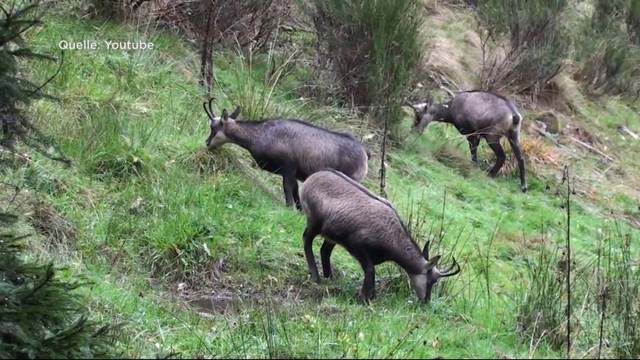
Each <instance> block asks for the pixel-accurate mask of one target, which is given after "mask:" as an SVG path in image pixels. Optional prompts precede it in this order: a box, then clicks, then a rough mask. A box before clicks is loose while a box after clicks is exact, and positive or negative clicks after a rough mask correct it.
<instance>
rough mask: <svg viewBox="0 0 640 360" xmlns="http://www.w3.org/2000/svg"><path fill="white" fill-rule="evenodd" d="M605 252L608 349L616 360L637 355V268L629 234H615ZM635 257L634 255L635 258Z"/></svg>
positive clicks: (639, 341)
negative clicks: (609, 343)
mask: <svg viewBox="0 0 640 360" xmlns="http://www.w3.org/2000/svg"><path fill="white" fill-rule="evenodd" d="M609 241H610V242H612V243H613V244H611V245H610V247H609V249H608V250H605V251H604V252H605V254H604V255H605V257H604V260H605V261H603V263H606V264H607V271H606V274H607V284H608V285H607V286H606V292H604V293H603V294H602V296H605V297H606V299H605V301H608V302H609V304H608V305H607V306H608V308H609V309H610V311H611V313H610V314H609V316H610V318H611V320H610V321H611V332H612V333H613V334H612V335H613V336H611V338H612V339H613V341H612V344H611V348H612V351H613V354H614V355H615V357H617V358H637V357H638V356H640V267H638V264H637V259H638V258H637V255H636V254H634V251H633V250H632V249H631V236H630V234H624V235H623V234H620V233H618V234H617V236H616V237H614V238H613V239H611V240H609ZM634 255H636V256H634Z"/></svg>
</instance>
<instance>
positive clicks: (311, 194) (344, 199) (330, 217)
mask: <svg viewBox="0 0 640 360" xmlns="http://www.w3.org/2000/svg"><path fill="white" fill-rule="evenodd" d="M300 196H301V201H302V208H303V210H304V213H305V215H306V218H307V226H306V228H305V231H304V235H303V238H304V251H305V257H306V259H307V265H308V267H309V271H310V272H311V277H312V279H313V280H314V281H319V275H318V270H317V266H316V262H315V258H314V255H313V251H312V242H313V239H314V238H315V237H316V236H317V235H322V236H323V237H325V239H326V240H325V242H324V244H323V245H322V248H321V250H320V252H321V260H322V269H323V273H324V276H325V277H330V276H331V274H332V270H331V264H330V257H331V252H332V251H333V248H334V246H335V244H336V243H337V244H340V245H342V246H343V247H344V248H345V249H346V250H347V251H348V252H349V253H350V254H351V255H352V256H353V257H355V258H356V259H357V260H358V262H359V263H360V264H361V266H362V268H363V270H364V273H365V279H364V282H363V286H362V290H361V292H360V296H361V297H362V298H363V300H368V299H370V298H372V297H373V296H374V294H375V286H374V282H375V281H374V279H375V265H378V264H380V263H383V262H385V261H393V262H395V263H397V264H398V265H400V266H401V267H402V268H403V269H404V270H405V271H406V272H407V274H408V275H409V276H410V277H411V276H416V275H421V274H422V275H424V276H425V284H424V286H425V287H426V288H427V289H428V294H429V295H430V289H431V286H433V284H435V282H436V281H437V279H438V277H437V276H430V275H429V272H430V271H431V268H432V267H435V265H436V263H437V259H436V260H435V261H434V262H433V263H429V261H428V260H427V259H426V258H425V255H424V253H423V252H421V251H420V248H419V247H418V244H417V243H416V242H415V241H414V240H413V239H412V238H411V236H410V234H409V232H408V231H407V229H406V227H405V225H404V223H403V222H402V220H401V219H400V217H399V216H398V213H397V212H396V210H395V208H394V207H393V205H391V203H389V202H388V201H387V200H385V199H383V198H381V197H379V196H377V195H375V194H373V193H371V192H370V191H369V190H367V189H366V188H365V187H364V186H362V185H361V184H359V183H358V182H356V181H354V180H353V179H351V178H349V177H347V176H346V175H344V174H342V173H340V172H338V171H335V170H332V169H327V170H323V171H319V172H317V173H315V174H313V175H312V176H310V177H309V178H308V179H307V180H306V181H305V182H304V183H303V184H302V190H301V192H300Z"/></svg>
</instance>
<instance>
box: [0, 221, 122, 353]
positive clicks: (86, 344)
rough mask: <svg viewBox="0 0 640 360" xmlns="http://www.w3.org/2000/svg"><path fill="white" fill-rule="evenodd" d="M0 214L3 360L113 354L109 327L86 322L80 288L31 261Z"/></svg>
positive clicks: (49, 269) (0, 302)
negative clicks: (78, 289)
mask: <svg viewBox="0 0 640 360" xmlns="http://www.w3.org/2000/svg"><path fill="white" fill-rule="evenodd" d="M17 220H18V217H17V216H14V215H10V214H7V213H4V212H1V210H0V339H1V341H0V358H3V359H9V358H30V359H33V358H43V357H46V358H85V359H87V358H93V357H104V356H106V355H108V354H109V353H110V351H111V342H110V339H109V337H108V336H106V335H107V327H101V328H99V327H98V326H97V325H96V324H95V323H93V322H92V321H89V320H88V319H87V315H86V314H87V309H86V307H85V306H84V305H83V302H82V300H83V299H82V298H81V297H80V296H79V295H78V294H77V293H76V292H75V291H74V290H76V289H77V288H78V287H79V286H80V284H79V283H75V282H69V281H64V280H61V279H59V278H57V277H56V269H54V267H53V265H52V264H45V265H41V264H38V263H35V262H32V261H27V260H25V259H24V257H23V256H22V255H21V252H22V246H21V243H20V240H21V238H23V237H20V236H17V235H14V233H13V231H12V225H13V224H14V223H15V222H16V221H17Z"/></svg>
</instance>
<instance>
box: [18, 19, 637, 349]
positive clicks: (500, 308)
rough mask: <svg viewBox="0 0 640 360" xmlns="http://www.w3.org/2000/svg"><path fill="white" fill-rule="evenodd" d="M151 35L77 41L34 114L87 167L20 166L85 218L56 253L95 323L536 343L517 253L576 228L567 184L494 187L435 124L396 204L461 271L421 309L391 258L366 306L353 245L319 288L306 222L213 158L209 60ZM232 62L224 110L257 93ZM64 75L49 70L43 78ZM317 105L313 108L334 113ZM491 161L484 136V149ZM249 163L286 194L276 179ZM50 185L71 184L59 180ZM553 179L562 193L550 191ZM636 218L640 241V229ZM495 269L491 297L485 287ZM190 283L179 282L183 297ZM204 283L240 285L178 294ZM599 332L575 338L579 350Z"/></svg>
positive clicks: (400, 342)
mask: <svg viewBox="0 0 640 360" xmlns="http://www.w3.org/2000/svg"><path fill="white" fill-rule="evenodd" d="M130 31H131V30H130V29H126V28H122V27H119V26H115V25H111V24H102V23H90V22H78V21H75V20H69V19H61V18H54V19H50V21H48V22H46V26H45V27H44V28H43V29H42V30H40V31H39V32H38V33H37V34H34V35H33V41H35V43H36V44H37V45H38V46H39V47H40V48H41V49H47V50H52V48H53V47H54V44H56V43H57V42H58V41H59V39H62V38H67V37H68V36H69V34H75V35H74V38H88V39H91V38H95V39H109V38H113V39H117V38H130ZM140 36H143V37H144V35H140ZM153 41H154V42H155V43H156V47H157V50H154V52H153V54H150V53H146V54H145V53H130V54H125V53H121V52H112V51H107V50H102V51H96V52H86V51H82V52H80V51H78V52H67V54H66V59H65V60H66V65H65V69H64V72H63V74H61V76H60V77H58V78H57V79H56V80H55V81H54V82H53V83H52V84H51V86H50V91H51V92H52V93H53V94H55V95H57V96H59V97H60V98H61V101H60V102H44V101H41V102H38V103H37V104H35V107H34V118H36V119H39V120H38V121H39V123H40V124H41V125H42V126H44V127H45V128H46V129H47V130H48V131H50V132H52V133H53V134H55V136H56V138H57V139H58V140H59V142H60V143H61V145H62V148H63V149H64V150H65V152H66V153H67V154H68V155H69V156H71V157H72V158H73V159H74V161H75V166H74V167H73V168H71V169H64V168H62V167H60V166H58V165H57V164H52V163H51V162H50V161H46V160H42V159H39V158H36V159H35V160H34V162H33V163H32V165H31V167H30V168H29V169H27V170H26V171H24V174H23V175H24V177H23V178H24V179H25V182H28V183H29V184H32V185H33V187H34V188H35V189H36V190H38V191H37V194H38V196H40V197H43V198H45V199H46V200H47V201H49V202H51V203H52V204H53V205H54V206H55V207H56V208H57V209H58V210H59V211H60V212H62V213H63V214H64V216H66V217H67V218H68V219H69V220H70V221H72V222H73V223H74V224H75V226H76V228H77V238H76V242H75V244H74V245H73V247H72V246H71V245H70V246H68V247H59V248H57V249H56V251H54V256H56V257H58V258H59V259H60V260H61V261H63V262H65V263H67V264H69V265H70V266H71V268H72V271H74V272H77V273H82V274H84V275H86V276H87V277H88V278H89V279H90V280H92V281H93V282H94V286H93V287H92V288H91V289H90V290H88V291H87V295H88V296H89V298H90V299H91V302H92V306H93V308H94V309H95V315H96V317H99V318H102V319H103V320H104V321H108V322H113V321H114V320H115V321H123V322H124V326H123V333H124V336H123V339H122V342H121V344H120V345H121V348H122V350H123V351H125V352H126V353H127V354H129V355H132V356H145V355H146V356H148V355H151V354H153V353H155V352H159V351H177V352H180V353H183V354H186V355H190V356H196V355H213V354H215V355H217V356H224V355H226V356H268V355H271V356H278V355H282V356H324V357H337V356H360V357H370V356H375V357H383V356H402V357H428V356H436V355H440V356H445V357H454V356H462V357H496V356H501V355H508V356H518V357H522V356H527V355H528V353H529V342H528V341H520V340H519V339H518V338H517V337H516V335H515V331H514V330H515V313H516V308H517V296H518V294H520V292H519V291H520V290H519V289H521V287H526V286H527V284H526V280H525V278H524V275H523V271H522V264H523V263H524V262H525V261H526V259H527V258H529V257H533V256H535V251H534V249H536V248H537V246H539V244H540V233H541V230H540V224H541V223H545V224H546V227H545V229H546V234H545V235H546V237H547V238H548V239H549V240H547V241H550V242H551V243H556V242H557V243H560V242H562V239H563V238H562V234H563V229H564V215H563V214H564V210H563V209H562V208H560V204H561V202H562V199H561V198H560V197H556V196H554V192H555V189H556V187H557V186H558V185H557V184H556V183H555V182H554V181H552V180H545V179H543V178H537V177H536V176H535V175H534V174H532V176H531V180H530V182H531V185H530V188H531V191H530V192H529V193H528V194H526V195H523V194H521V193H520V192H519V191H518V186H517V181H516V179H515V177H511V176H509V177H503V178H499V179H497V180H490V179H488V178H487V177H486V176H485V175H484V173H483V172H482V171H481V170H480V169H477V168H475V167H466V166H464V165H460V164H464V163H463V162H462V161H460V159H466V158H467V157H468V156H467V150H466V144H464V142H463V141H462V140H461V139H460V138H459V136H457V135H456V134H455V132H454V131H453V130H452V129H450V128H447V127H445V126H440V125H434V126H432V127H430V129H429V131H428V135H426V136H423V137H421V138H418V139H413V138H411V139H410V140H409V141H408V143H407V145H406V146H405V148H404V149H396V150H394V152H393V154H392V155H391V161H390V164H389V173H388V174H389V184H388V191H389V198H390V199H392V201H393V202H394V203H395V204H397V207H398V208H399V210H400V212H401V213H402V214H405V216H408V213H409V212H410V206H411V204H414V206H416V207H417V208H418V209H420V212H421V215H423V216H424V217H425V218H426V221H427V224H426V225H425V229H428V228H432V231H431V234H432V236H435V237H436V238H440V237H442V239H443V240H442V242H443V245H442V252H443V254H445V255H449V253H450V251H452V249H454V248H455V252H456V257H457V258H458V259H459V262H460V263H461V264H462V265H463V272H462V274H461V275H460V276H458V277H457V278H455V279H452V280H451V281H450V282H448V284H447V285H446V286H442V285H444V284H440V285H441V286H440V287H439V296H438V297H436V299H435V300H434V301H433V302H432V304H431V305H430V306H428V307H425V306H421V305H418V304H415V296H414V295H413V293H412V292H411V290H410V288H409V286H408V283H407V281H406V278H405V277H404V274H402V272H401V271H400V270H399V269H398V268H397V267H395V266H393V265H391V264H385V265H383V266H381V267H379V268H378V271H377V273H378V284H377V290H378V297H377V298H376V300H375V301H374V302H373V304H372V305H370V306H362V305H359V304H357V303H355V302H354V294H355V293H356V291H357V288H358V287H359V285H360V281H361V270H360V269H359V268H358V266H357V264H356V263H355V261H354V260H352V259H351V258H350V257H349V256H347V255H346V253H345V251H343V250H341V249H338V250H337V251H336V252H335V255H334V261H333V264H334V268H335V269H337V271H336V272H337V278H336V279H335V280H332V281H324V282H323V283H322V284H321V285H319V286H318V285H315V284H313V283H311V282H309V281H308V279H307V278H308V276H307V275H306V265H305V263H304V258H303V257H302V244H301V239H300V238H301V233H302V229H303V227H304V219H303V217H302V216H301V215H300V214H298V213H296V212H294V211H292V210H289V209H286V208H284V206H283V205H282V204H281V203H279V202H276V201H274V200H273V198H272V197H271V196H270V195H269V194H268V193H267V192H264V191H262V190H260V189H258V188H256V186H255V184H254V182H253V181H252V180H250V179H248V178H247V177H246V176H245V172H246V170H243V169H244V168H245V167H243V166H240V165H238V163H236V162H231V161H228V160H226V159H228V158H229V155H230V154H232V153H235V154H243V153H242V152H241V151H236V150H233V149H226V150H224V151H223V152H220V153H216V154H214V155H213V156H211V155H207V154H206V153H205V152H203V151H202V149H201V147H202V142H203V140H204V138H205V137H206V135H207V126H206V121H205V117H204V114H203V113H202V111H201V106H200V100H199V99H200V97H199V95H198V88H197V86H196V85H195V81H194V74H196V73H197V71H195V69H197V67H196V66H195V64H196V63H197V59H196V57H195V56H194V54H192V53H191V52H190V51H189V50H187V49H186V48H185V47H184V46H183V45H182V44H181V43H180V41H179V40H178V39H176V38H173V37H172V36H168V35H154V36H153ZM231 59H233V58H232V57H230V56H225V57H221V58H220V59H219V64H218V69H219V70H218V79H219V80H220V81H221V90H220V91H224V93H225V94H222V93H221V94H219V98H221V99H223V100H222V103H219V104H218V106H219V107H222V106H223V105H224V106H226V107H227V108H229V107H231V104H230V103H231V101H230V100H232V99H237V98H239V97H241V96H242V94H240V92H242V91H247V88H251V86H248V87H242V86H238V82H239V81H245V82H249V81H250V80H249V79H247V78H246V74H245V73H244V72H242V71H239V70H238V69H237V68H234V66H235V65H234V64H235V63H234V62H233V61H228V60H231ZM52 69H53V67H46V68H39V69H36V72H37V73H40V74H42V75H43V76H44V74H45V73H48V72H50V71H52ZM241 70H242V69H241ZM225 95H226V96H225ZM274 102H275V103H277V104H284V105H283V107H284V108H286V107H287V105H288V104H290V103H291V101H290V100H286V99H284V98H283V97H280V98H277V99H274ZM310 107H311V108H310V109H309V108H304V109H308V110H309V111H312V112H314V113H315V114H318V113H321V112H322V109H318V108H313V105H310ZM299 109H300V108H299ZM297 111H298V112H304V110H297ZM593 111H596V110H595V109H593ZM316 117H322V116H321V115H319V116H316ZM325 121H326V119H325ZM328 125H330V126H331V125H335V126H342V124H340V123H338V122H336V123H331V122H329V123H328ZM443 146H447V147H448V149H449V150H448V151H449V152H450V153H452V154H454V155H453V156H454V157H456V158H457V159H458V160H457V161H456V160H455V159H454V161H453V162H450V161H449V162H448V161H443V160H442V158H440V159H441V160H440V161H439V160H438V158H439V157H438V156H435V155H434V154H436V153H437V152H438V151H440V150H441V149H442V148H443ZM487 155H488V153H487V152H486V149H484V147H483V153H482V158H485V159H486V158H487ZM241 158H243V159H246V154H243V155H241ZM443 162H444V163H443ZM376 163H377V162H373V161H372V162H371V164H370V165H371V167H372V168H373V169H372V170H371V174H370V178H369V179H368V180H367V182H366V184H367V185H368V186H369V187H370V188H372V189H376V187H375V172H376V171H375V170H374V169H375V164H376ZM456 164H458V165H456ZM251 173H252V174H254V176H257V177H259V178H260V179H262V180H263V181H264V182H265V183H267V184H268V185H267V186H269V187H270V188H271V189H272V191H273V192H274V193H276V194H277V195H278V196H280V189H279V185H278V180H277V179H275V177H274V176H271V175H269V174H264V173H262V172H258V171H252V172H251ZM51 179H58V180H59V181H61V184H62V185H58V186H57V187H52V186H49V185H50V184H51ZM547 184H549V185H550V186H551V188H552V190H545V186H546V185H547ZM445 189H446V193H447V195H446V211H445V217H444V220H443V222H442V226H443V228H444V230H445V231H444V234H443V235H442V236H440V235H439V234H437V233H438V231H436V230H435V229H439V228H440V226H441V221H442V208H443V196H444V192H445ZM138 197H141V198H142V199H144V204H145V206H144V210H143V211H142V212H141V213H138V214H132V213H131V212H130V211H129V206H130V204H132V203H133V202H134V201H135V200H136V199H137V198H138ZM583 205H584V204H582V203H581V200H576V201H574V223H573V234H574V238H573V239H574V243H575V244H576V246H575V247H576V249H577V252H578V256H579V259H583V261H581V263H585V264H586V263H588V261H587V259H588V256H589V255H592V254H593V253H594V251H595V250H594V249H595V248H594V247H593V246H591V245H592V244H593V242H594V241H595V240H594V239H596V238H597V231H598V229H600V228H607V227H609V226H610V224H609V223H610V221H609V220H606V219H604V218H602V217H600V216H598V215H597V214H596V215H594V214H592V213H590V212H588V211H586V210H583V209H585V208H587V206H583ZM623 228H624V230H623V231H630V232H632V235H633V236H635V237H636V238H637V235H638V234H637V232H634V231H632V230H628V229H627V228H626V227H624V225H623ZM424 232H425V233H426V232H427V231H424ZM494 234H495V235H494ZM457 239H458V240H457ZM39 241H40V240H39ZM420 242H421V243H422V240H420ZM319 243H320V241H316V255H319V251H318V250H319ZM490 243H491V244H492V246H491V247H490V246H489V244H490ZM35 245H36V246H42V247H43V248H45V246H44V245H43V244H41V243H36V244H35ZM454 245H455V247H454ZM46 248H48V247H46ZM487 256H489V258H490V259H491V260H490V262H489V265H488V269H487V265H486V261H485V260H486V257H487ZM448 259H449V257H448V256H447V259H446V260H448ZM318 260H319V259H318ZM487 270H488V271H487ZM487 273H488V274H489V278H490V280H489V284H490V285H489V286H490V294H491V295H490V296H487V295H486V292H487V290H486V288H485V287H486V282H484V280H483V279H485V277H484V276H485V274H487ZM179 283H184V284H182V285H180V288H181V289H182V290H181V291H178V290H177V288H178V286H179V285H178V284H179ZM180 292H182V294H183V297H182V298H181V297H180V296H179V295H178V293H180ZM207 292H211V293H213V294H214V295H216V296H218V297H219V298H221V299H224V296H230V297H231V298H232V300H229V301H230V302H232V306H231V309H230V310H228V311H214V312H212V313H209V314H207V315H206V316H203V315H198V313H197V312H196V311H194V310H193V309H189V308H188V307H187V305H186V304H185V302H184V301H183V299H184V298H185V297H186V298H193V297H195V296H197V295H198V294H204V293H207ZM592 341H593V339H591V338H588V337H585V338H584V339H579V344H580V349H583V350H582V351H584V349H586V348H588V347H590V346H591V345H592V344H593V342H592ZM579 353H581V352H579ZM557 355H558V353H556V352H554V351H552V350H550V349H549V348H548V347H547V345H546V344H545V342H542V343H541V344H540V345H539V346H538V347H537V348H536V349H535V356H537V357H555V356H557Z"/></svg>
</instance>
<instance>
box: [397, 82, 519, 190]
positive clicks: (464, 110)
mask: <svg viewBox="0 0 640 360" xmlns="http://www.w3.org/2000/svg"><path fill="white" fill-rule="evenodd" d="M409 105H411V107H412V108H413V111H414V113H415V123H414V125H413V128H414V130H415V131H418V132H420V133H422V132H423V131H424V129H425V128H426V127H427V125H429V123H431V122H432V121H441V122H446V123H450V124H452V125H453V126H455V127H456V129H458V131H459V132H460V133H461V134H462V135H465V136H466V137H467V141H468V142H469V149H470V150H471V160H472V161H473V162H477V161H478V155H477V151H478V144H480V138H484V139H485V140H486V141H487V143H488V144H489V146H490V147H491V149H492V150H493V152H494V153H495V154H496V163H495V165H494V166H493V168H491V170H489V175H490V176H491V177H495V176H496V175H497V174H498V171H499V170H500V168H501V167H502V165H503V164H504V161H505V159H506V156H505V153H504V149H503V148H502V145H500V138H501V137H502V136H506V137H507V139H508V140H509V144H511V149H512V150H513V153H514V155H515V156H516V160H517V161H518V171H519V173H520V189H521V190H522V192H526V191H527V178H526V174H525V169H524V158H523V155H522V147H521V146H520V127H521V125H522V115H520V113H519V112H518V110H516V107H515V105H514V104H513V103H512V102H511V101H509V100H508V99H506V98H505V97H503V96H500V95H496V94H493V93H490V92H486V91H480V90H471V91H464V92H462V93H460V94H458V95H456V96H455V97H454V98H453V99H451V100H450V101H449V102H448V103H444V104H434V103H433V99H432V98H431V97H429V99H428V100H427V101H426V102H425V103H422V104H415V105H412V104H409Z"/></svg>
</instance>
